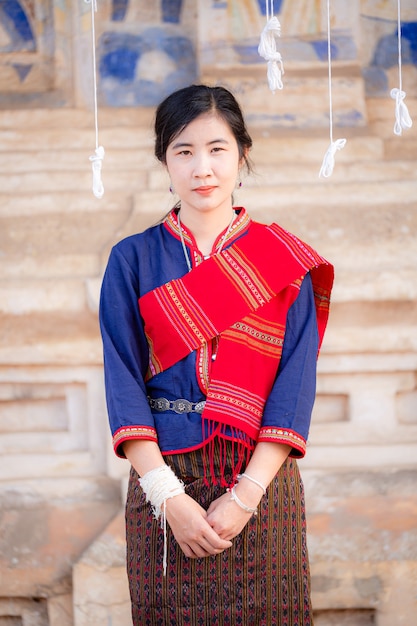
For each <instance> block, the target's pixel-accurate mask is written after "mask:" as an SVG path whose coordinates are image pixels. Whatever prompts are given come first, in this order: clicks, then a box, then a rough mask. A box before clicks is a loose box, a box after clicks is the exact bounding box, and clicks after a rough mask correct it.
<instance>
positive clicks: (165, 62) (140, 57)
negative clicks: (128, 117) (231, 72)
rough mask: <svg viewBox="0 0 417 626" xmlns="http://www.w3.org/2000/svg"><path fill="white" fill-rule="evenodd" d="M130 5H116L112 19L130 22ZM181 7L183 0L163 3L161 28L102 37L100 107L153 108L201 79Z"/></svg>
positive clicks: (125, 1) (118, 1)
mask: <svg viewBox="0 0 417 626" xmlns="http://www.w3.org/2000/svg"><path fill="white" fill-rule="evenodd" d="M129 5H130V0H113V4H112V13H111V15H112V20H113V21H114V22H126V21H127V19H128V12H129ZM182 5H183V1H182V0H161V4H160V15H161V18H162V23H161V24H159V25H152V26H148V27H145V29H144V30H143V31H142V32H139V34H138V30H139V29H138V28H135V29H132V31H133V32H130V33H129V32H128V33H126V32H123V33H120V32H116V31H111V30H110V31H108V32H106V33H104V34H103V35H102V36H101V37H100V40H99V43H98V58H99V62H98V70H99V77H100V82H99V88H100V102H101V104H104V105H106V106H154V105H155V104H158V103H159V102H160V101H161V100H162V99H163V98H164V97H165V96H166V95H168V94H169V93H171V92H172V91H174V90H175V89H178V88H180V87H184V86H185V85H188V84H190V83H191V82H193V81H194V80H195V79H196V78H197V62H196V53H195V49H194V45H193V42H192V41H191V40H190V39H189V38H188V37H186V36H185V35H184V34H183V33H182V31H181V28H180V22H181V10H182ZM164 24H166V25H167V27H166V28H165V27H164ZM177 25H178V27H177Z"/></svg>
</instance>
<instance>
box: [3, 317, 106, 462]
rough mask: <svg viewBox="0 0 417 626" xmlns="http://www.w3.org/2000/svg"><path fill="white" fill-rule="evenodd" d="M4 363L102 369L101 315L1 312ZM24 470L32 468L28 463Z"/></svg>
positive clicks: (7, 364)
mask: <svg viewBox="0 0 417 626" xmlns="http://www.w3.org/2000/svg"><path fill="white" fill-rule="evenodd" d="M0 329H1V332H0V364H5V365H6V366H8V367H13V366H15V365H25V364H27V365H34V366H35V365H43V364H51V363H53V364H55V365H56V366H58V365H60V366H64V367H72V366H77V367H78V366H79V365H80V363H82V364H83V365H85V366H86V367H87V366H90V367H91V366H96V365H98V366H100V367H101V364H102V360H103V349H102V345H101V339H100V331H99V325H98V319H97V314H96V313H92V312H91V311H88V310H83V311H81V312H76V313H75V314H74V313H68V312H67V311H63V310H59V309H58V310H56V311H53V312H52V311H50V312H48V313H45V312H43V311H42V312H40V313H38V312H32V313H30V314H24V313H22V314H20V315H10V314H9V315H5V314H4V313H3V314H2V313H0ZM23 467H28V466H27V464H26V463H25V464H24V465H23Z"/></svg>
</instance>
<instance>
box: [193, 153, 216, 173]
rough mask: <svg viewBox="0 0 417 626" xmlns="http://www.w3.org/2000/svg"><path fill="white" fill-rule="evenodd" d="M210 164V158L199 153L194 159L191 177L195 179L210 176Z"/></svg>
mask: <svg viewBox="0 0 417 626" xmlns="http://www.w3.org/2000/svg"><path fill="white" fill-rule="evenodd" d="M211 174H212V169H211V162H210V156H209V155H208V154H205V153H199V154H196V155H195V159H194V172H193V175H194V177H195V178H207V177H208V176H211Z"/></svg>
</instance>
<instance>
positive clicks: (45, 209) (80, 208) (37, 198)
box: [0, 179, 132, 235]
mask: <svg viewBox="0 0 417 626" xmlns="http://www.w3.org/2000/svg"><path fill="white" fill-rule="evenodd" d="M85 185H86V187H85V191H81V192H80V191H78V190H77V191H74V184H72V186H71V188H70V189H67V190H65V191H64V190H61V191H56V192H48V191H46V192H45V190H43V192H41V193H36V194H33V193H32V192H31V191H30V190H25V193H24V194H14V195H11V194H3V193H0V207H1V210H0V216H1V217H2V218H13V217H16V218H17V217H19V216H26V217H28V216H30V217H33V216H34V215H38V216H42V215H43V216H44V215H47V214H52V215H55V214H59V215H65V214H68V215H71V214H77V215H78V216H79V218H80V224H81V223H82V222H83V220H84V219H92V218H91V215H90V214H91V213H93V214H95V213H99V214H100V219H101V216H103V215H105V214H106V213H108V212H115V213H120V214H121V215H122V214H126V213H128V212H129V211H131V210H132V198H131V197H130V196H129V195H128V193H121V192H120V191H117V192H112V191H105V193H104V196H103V198H101V199H100V200H98V199H97V198H96V197H95V196H94V195H93V193H92V191H91V179H90V180H88V182H87V180H86V181H85ZM95 219H97V215H96V216H95ZM2 232H4V230H3V229H0V235H1V234H2Z"/></svg>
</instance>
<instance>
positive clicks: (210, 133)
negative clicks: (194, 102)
mask: <svg viewBox="0 0 417 626" xmlns="http://www.w3.org/2000/svg"><path fill="white" fill-rule="evenodd" d="M214 139H225V140H227V141H232V140H234V135H233V132H232V130H231V128H230V126H229V124H228V123H227V122H226V121H225V120H224V119H223V118H222V117H220V116H219V115H217V114H216V113H203V114H202V115H199V116H198V117H196V118H195V119H194V120H193V121H192V122H190V123H189V124H187V126H186V127H185V128H183V129H182V131H181V132H180V133H178V135H176V137H175V138H174V139H173V140H172V142H171V144H176V143H178V141H181V142H182V141H184V140H187V141H193V142H197V141H198V142H201V141H213V140H214Z"/></svg>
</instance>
